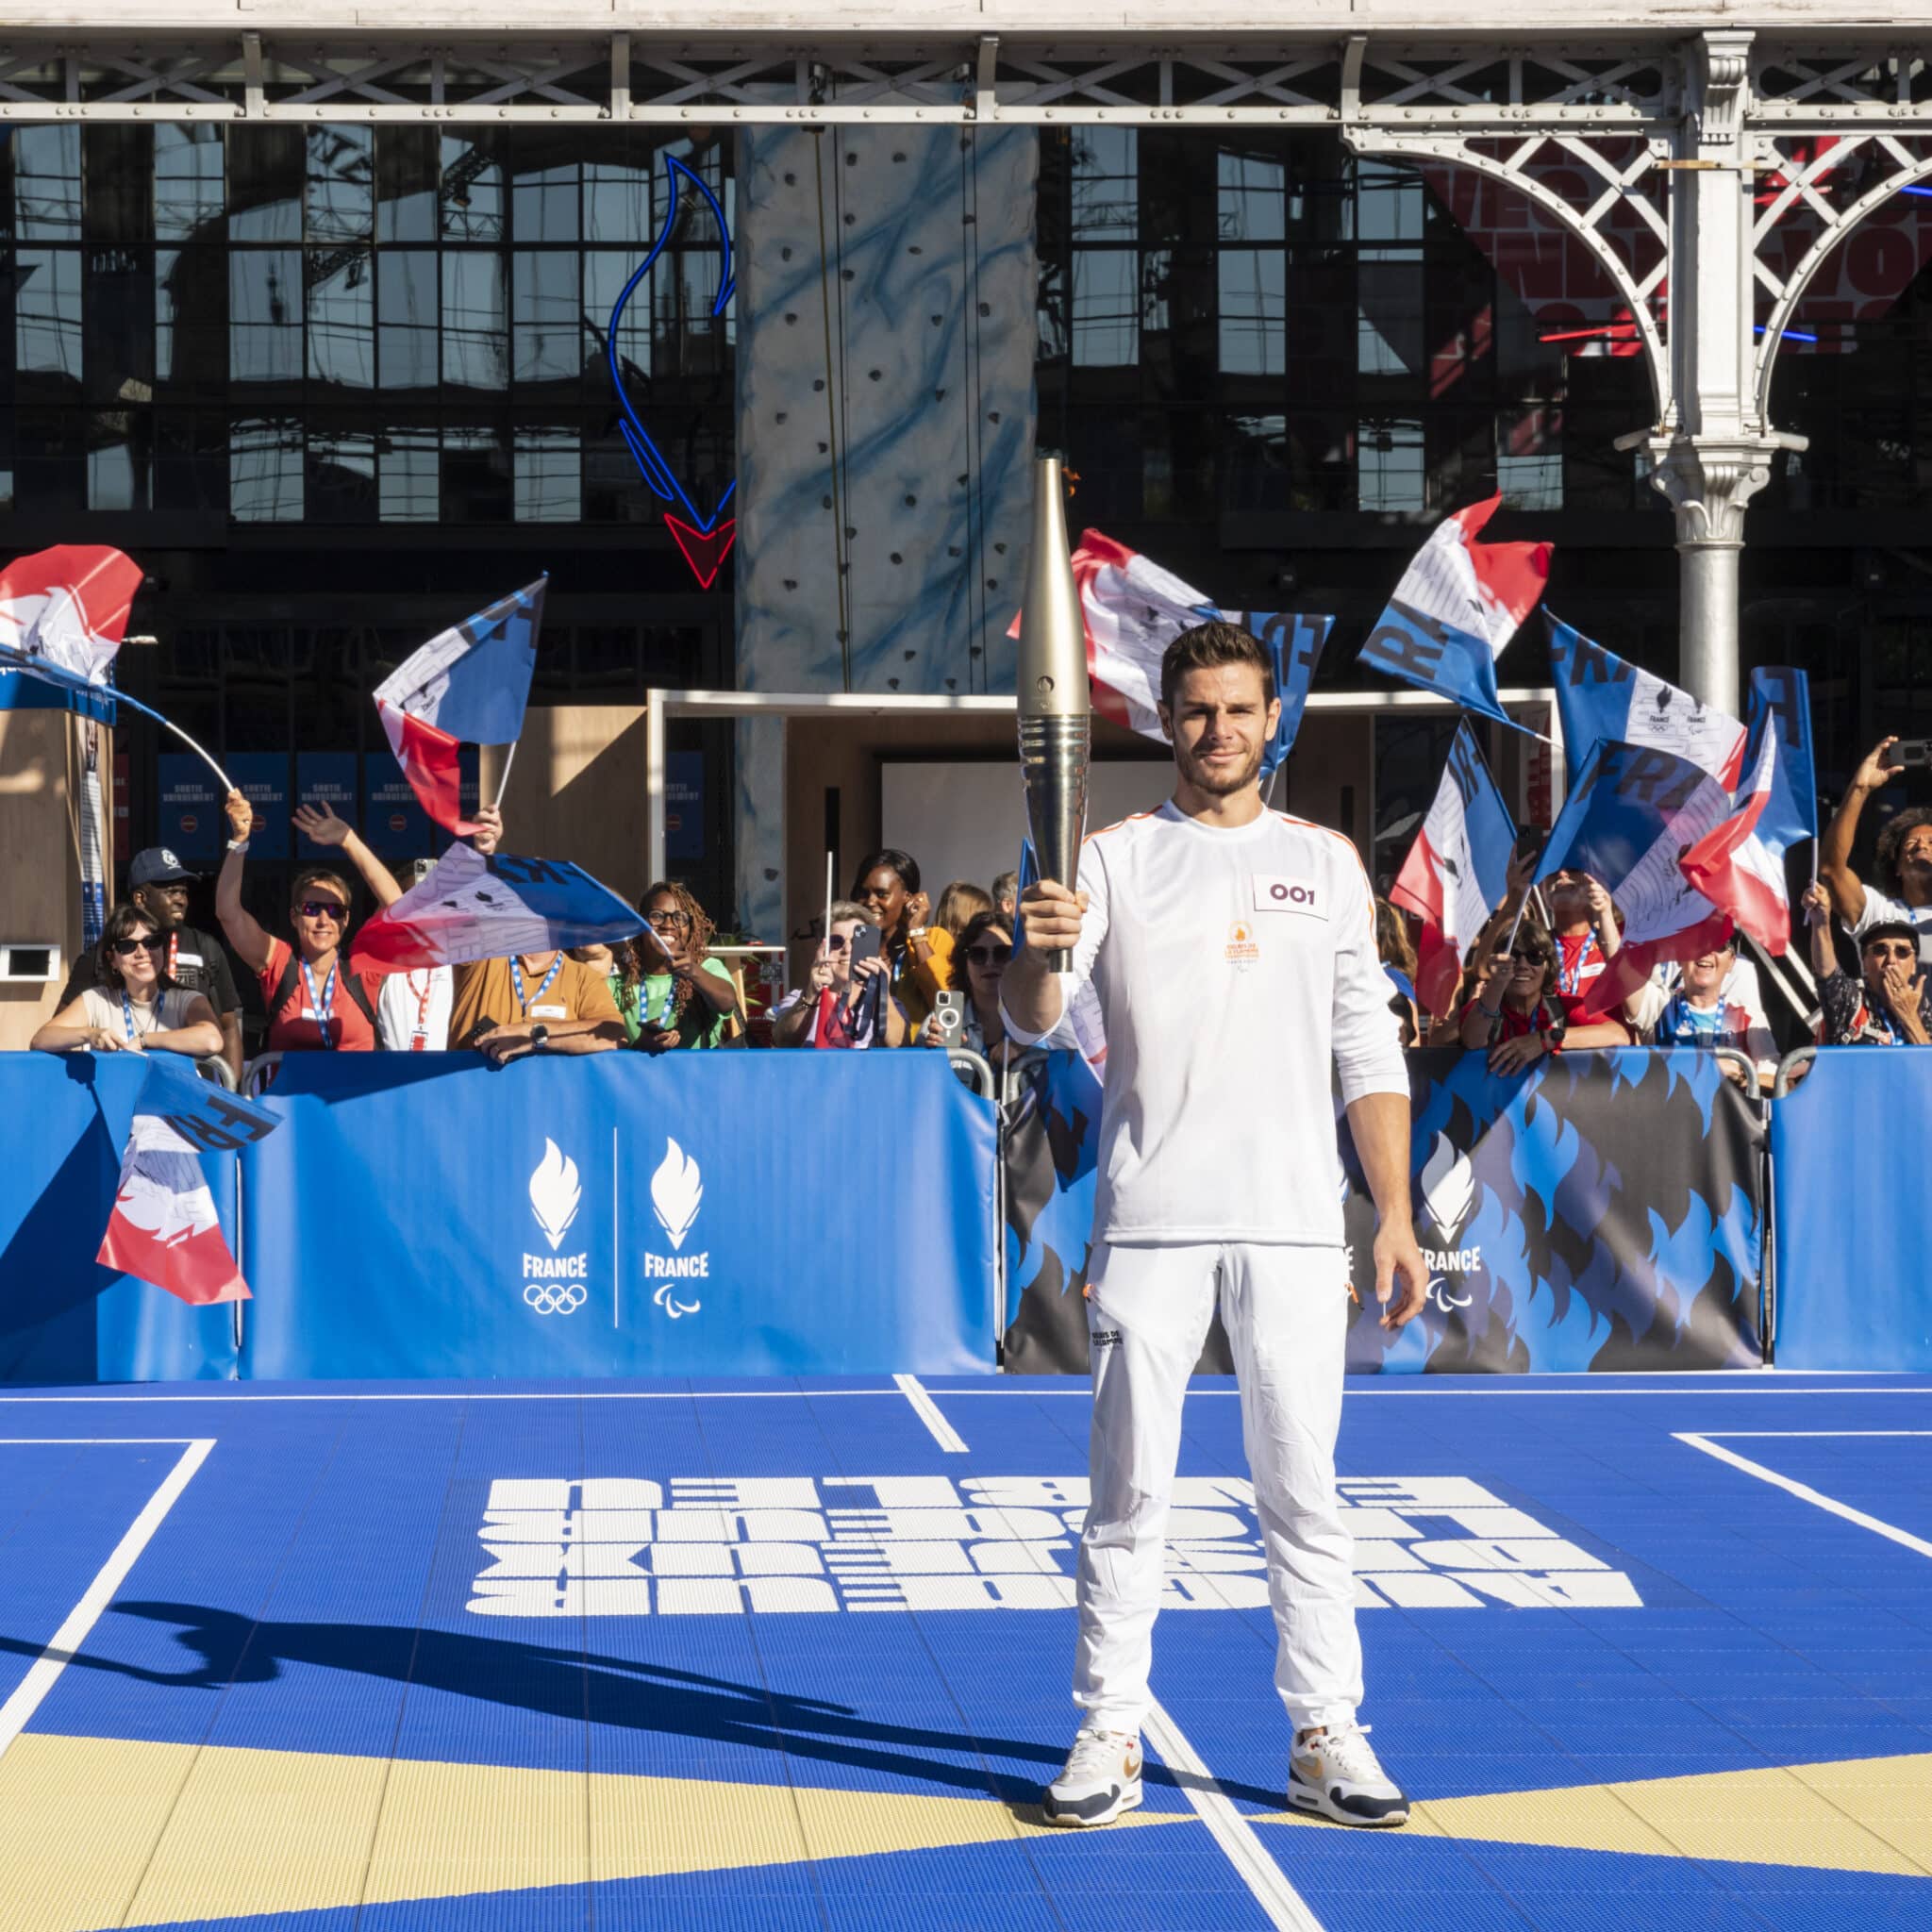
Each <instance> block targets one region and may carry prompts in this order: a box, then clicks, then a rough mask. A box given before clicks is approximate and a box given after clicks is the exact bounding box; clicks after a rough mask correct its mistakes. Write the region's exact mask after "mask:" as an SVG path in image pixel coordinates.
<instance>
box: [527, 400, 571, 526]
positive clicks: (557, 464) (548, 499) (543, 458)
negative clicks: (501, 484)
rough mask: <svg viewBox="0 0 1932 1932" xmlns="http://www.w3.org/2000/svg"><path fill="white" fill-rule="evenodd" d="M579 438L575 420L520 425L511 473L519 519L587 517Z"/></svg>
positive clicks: (567, 521) (532, 521)
mask: <svg viewBox="0 0 1932 1932" xmlns="http://www.w3.org/2000/svg"><path fill="white" fill-rule="evenodd" d="M579 440H580V439H579V434H578V430H577V426H576V425H575V424H574V423H564V424H551V423H519V424H518V425H516V428H515V430H514V432H513V441H512V447H511V474H512V477H513V480H514V483H515V498H516V520H517V522H518V523H520V524H575V523H580V522H581V521H582V520H583V491H582V487H581V484H580V481H579V470H578V455H577V452H578V443H579Z"/></svg>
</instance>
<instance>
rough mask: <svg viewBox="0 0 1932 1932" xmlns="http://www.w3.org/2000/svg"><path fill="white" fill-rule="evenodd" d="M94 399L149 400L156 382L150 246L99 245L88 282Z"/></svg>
mask: <svg viewBox="0 0 1932 1932" xmlns="http://www.w3.org/2000/svg"><path fill="white" fill-rule="evenodd" d="M84 289H85V295H86V302H85V308H84V313H85V330H84V335H85V355H86V369H87V393H88V400H89V401H90V402H96V403H149V402H152V401H153V400H154V387H155V276H154V258H153V256H152V255H151V253H150V252H149V251H148V250H147V249H145V248H115V249H107V248H101V249H94V250H92V251H90V252H89V254H88V257H87V279H86V282H85V284H84Z"/></svg>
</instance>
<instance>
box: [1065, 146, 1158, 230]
mask: <svg viewBox="0 0 1932 1932" xmlns="http://www.w3.org/2000/svg"><path fill="white" fill-rule="evenodd" d="M1139 140H1140V137H1139V135H1138V134H1137V132H1136V131H1135V130H1134V129H1133V128H1131V127H1076V128H1074V133H1073V141H1074V204H1073V206H1074V240H1075V241H1076V242H1099V241H1121V242H1131V241H1133V240H1134V239H1135V238H1136V237H1137V236H1138V235H1139V233H1140V226H1141V202H1140V176H1141V167H1140V148H1139Z"/></svg>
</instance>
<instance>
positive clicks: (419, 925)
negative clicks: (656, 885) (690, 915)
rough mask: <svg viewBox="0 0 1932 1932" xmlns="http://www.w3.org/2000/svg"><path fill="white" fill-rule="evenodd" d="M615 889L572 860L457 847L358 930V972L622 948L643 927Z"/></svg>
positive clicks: (353, 962) (354, 958)
mask: <svg viewBox="0 0 1932 1932" xmlns="http://www.w3.org/2000/svg"><path fill="white" fill-rule="evenodd" d="M643 924H644V922H643V919H642V916H641V914H639V913H637V912H634V911H633V910H632V909H631V908H630V907H628V906H626V905H625V902H624V901H623V900H622V899H620V898H619V897H618V896H617V894H616V893H615V892H613V891H611V890H610V888H609V887H608V886H603V885H599V884H598V883H597V881H596V880H595V879H593V878H592V877H591V874H589V873H587V872H585V871H584V870H582V868H581V867H578V866H575V865H572V864H571V863H570V862H569V861H568V860H567V859H562V858H512V857H511V855H510V854H509V853H508V852H497V853H492V854H491V856H490V857H488V858H485V857H484V855H483V854H482V853H480V852H478V851H477V850H476V848H475V846H474V845H465V844H462V843H460V842H459V843H458V844H455V845H452V846H451V847H450V848H449V850H448V851H447V852H445V853H444V854H443V855H442V857H441V858H439V859H438V860H437V861H436V869H435V870H434V871H433V872H432V873H431V874H429V876H428V877H427V878H426V879H425V880H424V881H423V882H422V884H421V885H418V886H414V887H412V888H411V889H410V890H409V891H407V892H405V893H404V894H403V896H402V897H401V898H400V899H398V900H396V901H395V902H394V903H393V904H392V905H389V906H385V907H384V908H382V910H381V911H380V912H378V913H377V914H376V915H375V918H374V919H370V920H366V921H364V922H363V925H362V929H361V931H359V932H358V934H357V935H356V939H355V943H354V946H353V948H352V950H351V954H350V958H349V965H350V967H351V969H352V970H353V971H355V972H357V973H407V972H408V971H410V970H411V969H412V968H414V967H417V966H460V965H463V964H464V963H466V962H467V961H469V960H471V959H503V958H508V957H509V956H510V955H512V954H516V953H548V952H551V951H553V950H555V949H557V948H559V947H568V946H591V945H606V946H608V945H613V944H615V943H616V941H619V940H625V939H628V938H630V936H631V935H632V934H633V933H635V932H638V931H640V930H641V928H642V926H643Z"/></svg>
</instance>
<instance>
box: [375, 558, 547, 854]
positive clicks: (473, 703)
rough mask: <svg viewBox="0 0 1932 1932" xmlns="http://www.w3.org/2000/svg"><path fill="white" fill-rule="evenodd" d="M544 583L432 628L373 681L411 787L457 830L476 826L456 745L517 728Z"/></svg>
mask: <svg viewBox="0 0 1932 1932" xmlns="http://www.w3.org/2000/svg"><path fill="white" fill-rule="evenodd" d="M549 583H550V579H549V578H548V577H547V576H544V577H539V578H538V579H537V581H536V582H535V583H534V584H525V586H524V588H523V589H522V590H521V591H511V592H510V593H509V595H508V597H500V598H498V599H497V601H496V602H495V603H494V604H492V605H491V606H490V607H489V608H487V609H485V610H479V611H477V612H476V613H475V616H474V617H466V618H464V619H463V621H462V623H460V624H458V625H454V626H453V627H452V628H451V629H449V630H445V631H441V632H439V633H438V635H437V636H435V637H433V638H431V639H430V640H429V641H428V642H427V643H426V644H425V645H424V646H423V647H422V649H421V650H419V651H415V652H412V653H411V654H410V655H409V656H408V658H405V659H404V660H403V662H402V663H400V664H399V665H397V667H396V668H395V670H393V671H392V672H391V673H390V675H389V676H387V677H386V678H384V679H383V681H382V682H381V683H380V684H379V685H377V686H376V688H375V709H376V714H377V716H378V717H380V718H381V720H382V728H383V731H384V733H385V735H386V736H387V737H388V739H389V742H390V749H391V751H393V752H394V753H395V755H396V761H397V763H398V764H400V765H401V766H402V768H403V774H404V776H405V777H407V778H408V781H409V788H410V790H411V791H414V792H415V794H416V797H417V799H418V800H419V801H420V802H421V804H422V807H423V809H424V810H425V811H426V812H427V813H428V814H429V816H430V817H431V818H432V819H434V820H435V821H436V823H437V824H439V825H441V826H444V827H445V828H446V829H447V830H449V831H452V832H455V833H457V834H458V836H459V837H461V836H465V835H467V834H469V833H471V832H474V831H475V829H476V827H475V824H472V823H471V822H470V821H468V820H466V819H465V818H464V817H463V815H462V804H461V798H460V779H459V777H458V770H457V759H458V748H459V747H460V746H462V745H465V744H508V743H511V742H512V741H514V740H515V739H516V738H518V737H519V736H520V735H521V734H522V732H523V728H524V710H525V706H526V705H527V704H528V703H529V698H530V674H531V672H532V671H533V670H535V668H536V664H537V636H538V633H539V632H540V631H541V629H542V627H543V593H544V591H546V590H547V589H548V587H549Z"/></svg>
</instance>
